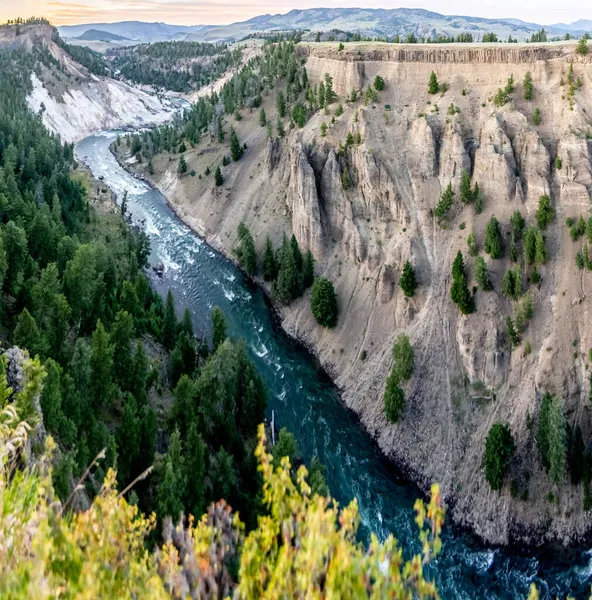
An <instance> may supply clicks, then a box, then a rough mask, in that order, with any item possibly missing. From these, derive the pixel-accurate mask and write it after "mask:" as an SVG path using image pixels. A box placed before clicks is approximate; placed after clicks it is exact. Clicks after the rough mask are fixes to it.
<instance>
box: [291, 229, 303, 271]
mask: <svg viewBox="0 0 592 600" xmlns="http://www.w3.org/2000/svg"><path fill="white" fill-rule="evenodd" d="M290 247H291V248H292V252H293V253H294V262H295V263H296V268H297V269H298V270H299V271H302V252H300V246H299V245H298V240H297V239H296V236H295V235H294V234H292V237H291V238H290Z"/></svg>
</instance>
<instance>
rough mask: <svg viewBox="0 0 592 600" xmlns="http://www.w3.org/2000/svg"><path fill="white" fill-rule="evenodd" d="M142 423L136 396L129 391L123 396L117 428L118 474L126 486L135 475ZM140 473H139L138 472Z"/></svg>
mask: <svg viewBox="0 0 592 600" xmlns="http://www.w3.org/2000/svg"><path fill="white" fill-rule="evenodd" d="M140 434H141V425H140V419H139V418H138V409H137V403H136V399H135V398H134V396H133V395H132V394H130V393H127V394H125V395H124V397H123V414H122V417H121V423H120V425H119V428H118V430H117V448H118V450H119V456H118V464H117V467H118V468H117V475H118V477H119V481H120V483H121V484H122V485H123V486H125V485H127V484H128V483H130V481H131V479H132V478H133V476H134V475H136V474H132V465H133V462H134V460H135V459H136V457H137V456H138V454H139V450H140ZM137 475H139V473H137Z"/></svg>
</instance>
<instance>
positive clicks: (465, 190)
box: [460, 171, 474, 204]
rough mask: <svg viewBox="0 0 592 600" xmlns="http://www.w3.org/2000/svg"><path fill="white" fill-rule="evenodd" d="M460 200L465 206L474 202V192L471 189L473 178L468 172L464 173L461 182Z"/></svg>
mask: <svg viewBox="0 0 592 600" xmlns="http://www.w3.org/2000/svg"><path fill="white" fill-rule="evenodd" d="M460 199H461V200H462V201H463V202H464V203H465V204H470V203H471V202H473V200H474V197H473V190H472V189H471V176H470V175H469V173H468V172H467V171H463V172H462V175H461V180H460Z"/></svg>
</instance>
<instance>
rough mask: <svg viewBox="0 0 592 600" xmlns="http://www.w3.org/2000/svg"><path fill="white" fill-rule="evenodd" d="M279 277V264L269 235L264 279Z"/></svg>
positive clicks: (271, 279)
mask: <svg viewBox="0 0 592 600" xmlns="http://www.w3.org/2000/svg"><path fill="white" fill-rule="evenodd" d="M276 277H277V265H276V262H275V254H274V252H273V246H272V244H271V239H270V237H269V236H267V239H266V240H265V256H264V258H263V279H264V280H265V281H273V280H274V279H275V278H276Z"/></svg>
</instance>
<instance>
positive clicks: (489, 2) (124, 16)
mask: <svg viewBox="0 0 592 600" xmlns="http://www.w3.org/2000/svg"><path fill="white" fill-rule="evenodd" d="M319 6H323V7H325V8H339V7H360V6H363V7H364V8H399V7H402V6H404V7H406V8H425V9H427V10H433V11H435V12H439V13H443V14H449V15H453V14H457V15H472V16H478V17H490V18H492V17H513V18H517V19H522V20H524V21H532V22H535V23H542V24H550V23H559V22H568V23H569V22H572V21H575V20H577V19H592V3H590V2H589V1H588V2H587V1H586V0H561V1H560V2H557V0H522V1H521V2H516V1H515V0H480V1H479V2H475V1H474V0H402V2H401V3H400V4H399V3H396V2H393V1H388V0H386V1H385V0H297V1H296V0H206V1H197V0H0V22H4V21H6V20H7V19H12V18H15V17H19V16H20V17H29V16H32V15H36V16H45V17H47V18H49V19H50V20H51V21H52V22H53V23H54V24H55V25H71V24H76V23H90V22H115V21H128V20H134V21H164V22H167V23H174V24H183V25H200V24H222V23H233V22H236V21H244V20H245V19H250V18H251V17H255V16H257V15H261V14H265V13H272V14H276V13H285V12H288V11H289V10H291V9H293V8H298V9H305V8H314V7H319Z"/></svg>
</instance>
